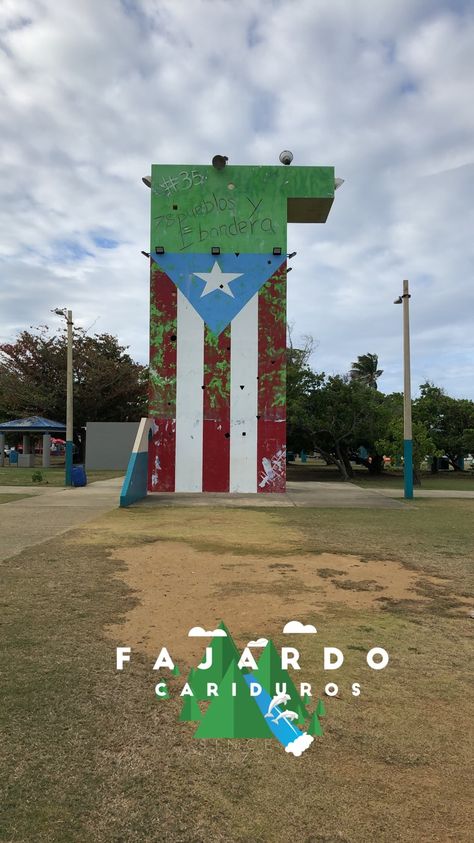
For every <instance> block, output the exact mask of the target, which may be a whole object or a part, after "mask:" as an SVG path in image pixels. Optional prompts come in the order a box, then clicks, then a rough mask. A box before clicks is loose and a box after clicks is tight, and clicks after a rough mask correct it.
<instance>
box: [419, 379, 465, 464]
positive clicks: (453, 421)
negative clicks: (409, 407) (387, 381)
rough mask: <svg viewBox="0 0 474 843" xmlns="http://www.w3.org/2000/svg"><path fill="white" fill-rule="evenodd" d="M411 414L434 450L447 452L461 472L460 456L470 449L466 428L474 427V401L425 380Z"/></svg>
mask: <svg viewBox="0 0 474 843" xmlns="http://www.w3.org/2000/svg"><path fill="white" fill-rule="evenodd" d="M413 417H414V418H415V419H418V420H419V421H421V422H423V424H424V425H425V426H426V428H427V429H428V430H429V432H430V435H431V437H432V439H433V442H434V443H435V446H436V451H437V453H439V454H446V456H447V457H448V459H449V461H450V463H451V465H452V467H453V468H454V470H455V471H460V469H461V464H462V459H463V457H465V456H467V455H468V454H469V453H470V452H471V451H472V448H470V447H469V445H471V444H472V442H471V440H470V438H469V435H468V436H466V431H468V430H470V429H471V428H474V401H470V400H468V399H466V398H452V397H451V396H449V395H446V393H445V392H444V390H443V389H441V388H440V387H439V386H435V385H434V384H432V383H428V382H427V383H424V384H421V386H420V397H419V398H418V399H417V400H416V401H415V402H414V404H413ZM433 455H434V452H433Z"/></svg>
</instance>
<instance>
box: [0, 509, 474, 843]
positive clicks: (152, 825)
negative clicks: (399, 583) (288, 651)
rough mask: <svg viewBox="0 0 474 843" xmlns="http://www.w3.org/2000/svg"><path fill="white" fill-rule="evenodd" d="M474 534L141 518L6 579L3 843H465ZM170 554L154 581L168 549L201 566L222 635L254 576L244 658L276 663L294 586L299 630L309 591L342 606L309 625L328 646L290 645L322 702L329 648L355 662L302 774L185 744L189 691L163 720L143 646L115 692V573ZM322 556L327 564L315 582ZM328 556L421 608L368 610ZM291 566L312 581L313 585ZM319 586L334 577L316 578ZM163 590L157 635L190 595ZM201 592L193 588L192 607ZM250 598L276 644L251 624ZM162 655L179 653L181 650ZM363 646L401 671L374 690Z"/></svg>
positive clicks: (125, 608) (287, 514)
mask: <svg viewBox="0 0 474 843" xmlns="http://www.w3.org/2000/svg"><path fill="white" fill-rule="evenodd" d="M469 513H472V505H471V509H470V510H469V509H468V504H467V503H466V502H462V501H450V502H449V504H448V503H446V502H443V503H442V505H441V506H440V504H439V503H438V502H431V501H430V502H429V503H427V502H425V503H424V504H423V505H422V506H418V507H417V508H413V509H411V510H410V511H405V510H401V511H400V510H384V511H378V512H373V513H371V512H368V511H367V512H361V511H357V512H354V511H351V510H342V511H335V510H318V511H316V512H314V511H311V510H297V509H285V510H280V511H278V512H277V511H267V510H258V511H248V510H245V511H244V510H234V509H232V510H224V509H221V510H219V511H212V510H211V511H207V510H204V511H203V510H202V509H200V510H198V511H196V510H189V511H183V510H182V509H181V510H180V509H177V510H173V509H171V508H167V509H166V510H162V511H160V510H159V509H157V510H153V511H151V512H150V511H149V510H140V509H135V510H133V511H131V512H130V513H124V512H117V513H113V514H111V515H108V516H105V517H103V518H101V519H98V520H97V521H96V522H94V523H89V524H88V525H87V526H85V527H84V528H82V529H80V530H77V531H75V532H74V533H70V534H67V535H66V536H63V537H61V538H60V539H57V540H55V541H54V542H51V543H49V544H43V545H41V546H39V547H37V548H36V549H30V550H27V551H25V552H23V553H22V554H21V555H20V556H18V557H16V558H15V559H13V560H9V561H7V562H4V563H2V566H1V568H0V570H1V577H2V583H3V585H4V588H3V603H2V615H1V618H2V628H3V639H4V642H5V647H4V656H5V664H4V666H3V668H2V684H3V696H4V705H3V708H2V727H3V730H4V738H3V740H2V743H1V745H0V762H1V765H2V769H3V770H4V771H5V773H6V778H5V789H4V793H3V798H2V801H1V808H0V812H1V814H0V816H1V820H0V828H2V829H3V830H2V832H1V839H2V841H5V842H6V841H11V843H13V841H14V843H22V841H34V843H46V841H47V843H55V842H56V841H61V842H62V841H67V843H69V841H71V843H76V841H77V843H85V841H87V843H88V841H98V843H119V841H123V843H142V841H157V840H166V841H170V843H174V841H193V843H201V841H203V843H204V841H209V843H218V842H219V841H226V842H227V841H230V842H231V843H248V841H255V843H266V842H267V841H274V842H275V843H283V841H285V843H286V841H288V840H290V839H292V838H293V837H294V838H295V839H298V840H301V841H302V843H332V841H334V843H336V841H337V843H341V841H342V843H344V841H345V843H367V842H369V843H370V841H374V843H385V841H386V842H387V843H389V841H390V843H392V841H403V843H428V841H429V843H438V842H439V843H445V841H453V842H454V841H456V843H467V841H468V840H470V839H471V837H472V818H470V817H469V798H470V780H471V770H472V766H470V755H469V750H470V748H469V743H468V741H467V739H466V738H467V735H468V733H469V727H470V724H471V723H472V714H473V712H472V690H471V688H470V685H469V681H468V679H469V677H468V672H467V664H468V658H469V655H470V653H471V650H472V625H473V624H474V621H472V619H470V618H469V617H468V614H467V610H466V606H467V602H466V601H467V600H468V597H467V596H466V595H467V594H468V589H469V576H470V569H469V564H470V559H471V558H472V549H473V547H472V538H471V533H470V532H469V531H470V526H469V525H470V523H471V522H470V520H469V518H468V515H469ZM157 540H158V541H159V544H158V545H157V544H156V542H157ZM160 545H161V547H162V550H163V556H162V562H161V563H160V565H159V570H158V571H156V574H157V575H158V574H160V576H161V574H163V573H166V566H165V563H164V562H163V560H164V559H165V557H166V554H167V553H169V551H170V548H171V547H173V548H174V551H175V553H180V552H183V553H188V554H189V556H188V558H189V560H191V562H193V561H196V557H198V556H199V557H200V558H201V565H202V573H203V575H204V573H205V571H206V566H208V567H207V571H208V578H209V589H208V591H209V594H210V598H212V597H215V598H216V603H215V611H216V617H219V615H220V611H221V609H222V608H226V606H225V605H224V603H223V601H224V600H225V599H226V595H225V588H224V584H225V582H227V581H230V582H233V583H235V584H236V585H235V588H236V589H237V587H238V585H239V583H241V582H242V577H241V576H239V573H240V566H242V565H249V566H250V569H251V571H252V576H251V577H247V582H248V583H250V585H249V587H248V588H247V589H246V590H245V592H244V593H242V594H241V595H240V597H239V600H240V605H241V606H242V612H241V614H240V615H238V614H236V615H235V618H233V619H232V621H231V620H230V619H229V618H227V617H226V616H225V617H224V619H225V620H226V622H227V623H228V624H229V626H231V629H232V631H235V633H236V639H237V642H238V644H240V645H242V644H245V643H246V640H248V636H255V635H265V634H266V633H268V632H275V638H276V643H278V644H281V643H282V639H281V636H280V637H279V636H278V634H277V633H278V626H277V621H279V619H278V618H273V620H272V618H271V612H270V611H269V610H268V611H267V609H266V606H267V605H268V601H269V599H270V600H271V599H275V600H281V601H282V604H281V607H280V608H281V612H282V613H283V611H284V608H285V606H284V600H285V596H284V595H285V589H286V593H287V594H288V585H289V584H291V583H293V585H295V583H296V585H297V584H298V582H299V583H300V591H299V592H298V593H297V599H298V601H301V603H300V604H299V605H300V608H301V611H303V609H304V607H305V606H306V607H307V613H306V617H308V618H309V617H310V616H311V615H312V612H313V606H312V601H313V600H314V596H315V594H319V593H322V592H319V591H317V590H316V591H315V590H314V589H316V587H317V589H319V588H321V589H325V588H329V587H331V588H332V589H334V591H335V592H337V595H338V600H334V601H332V599H331V600H330V601H328V602H327V605H323V606H322V607H320V609H319V610H318V623H317V626H318V630H319V631H318V635H317V636H301V637H302V638H303V639H304V640H303V641H302V642H301V644H300V642H299V641H298V642H297V643H298V644H300V650H301V653H302V655H301V664H302V667H303V670H302V673H303V672H304V677H302V678H303V679H304V680H305V681H310V682H312V683H313V684H314V685H315V686H316V687H317V688H320V687H321V686H322V684H323V675H322V671H321V648H322V646H323V644H334V645H336V646H339V647H340V648H341V649H342V650H343V651H344V652H345V654H346V661H345V664H344V666H343V668H342V669H341V670H340V671H339V672H338V684H339V685H340V689H341V695H340V696H341V698H340V699H337V700H336V699H334V700H328V701H327V706H326V707H327V717H326V720H325V726H326V730H325V735H324V737H323V738H321V739H317V743H316V744H315V745H313V747H312V748H311V750H309V751H308V752H306V753H305V755H304V756H303V757H302V758H300V759H293V758H289V757H288V756H287V755H286V754H285V753H284V752H282V751H281V749H280V748H279V747H278V745H277V744H276V743H274V742H272V741H216V742H214V741H195V740H194V739H193V737H192V734H193V725H192V724H179V723H178V720H177V718H178V712H179V708H180V702H179V698H178V696H177V693H178V692H179V690H180V688H181V685H182V681H183V677H182V676H181V677H178V678H173V679H172V680H170V689H171V699H170V700H168V701H162V702H157V701H156V700H155V698H154V693H153V688H154V683H155V676H154V675H153V671H152V670H151V667H152V663H153V662H152V658H151V650H150V651H149V650H148V648H147V646H142V647H141V649H137V651H136V652H134V654H133V658H132V662H131V663H130V665H129V666H128V668H127V669H126V670H124V671H123V673H117V672H116V671H115V664H114V656H115V653H114V646H115V644H119V643H121V644H124V643H128V642H127V641H124V640H123V638H122V635H121V634H120V635H119V633H118V632H117V639H116V641H112V640H111V639H110V638H109V637H108V635H110V628H111V625H112V626H113V625H114V624H115V628H116V630H118V631H120V632H121V633H123V634H125V633H126V632H127V619H128V622H130V618H131V617H132V615H133V613H134V612H136V611H138V609H137V608H136V607H137V606H138V602H137V601H139V600H141V599H143V595H142V593H141V591H140V590H137V591H135V592H134V591H132V589H131V587H130V582H131V581H130V576H131V574H130V570H131V569H130V567H129V568H127V567H126V564H125V562H123V561H121V557H122V559H123V558H125V554H127V555H128V554H129V555H130V559H129V562H130V560H133V558H134V556H135V558H136V559H144V558H145V556H144V554H146V553H149V554H153V553H156V550H157V548H159V547H160ZM117 548H121V550H120V551H119V550H117ZM122 548H128V550H126V551H124V550H122ZM445 549H446V550H450V551H451V553H452V554H453V555H451V556H449V557H448V556H447V555H446V554H445ZM319 553H325V554H332V555H333V556H331V557H330V556H325V557H322V558H321V559H320V562H319V564H317V565H316V564H314V560H315V559H317V557H318V554H319ZM216 556H217V561H216ZM334 557H340V558H341V557H343V558H345V559H346V562H347V559H348V558H350V559H352V561H354V557H356V559H357V558H358V560H359V563H360V562H361V557H363V558H365V559H368V560H369V561H368V562H365V563H364V562H363V563H361V564H360V577H361V579H360V580H359V585H360V582H364V581H367V580H369V581H370V580H372V581H374V582H376V583H378V584H379V585H380V584H381V580H380V578H379V575H380V571H379V572H378V573H373V571H372V570H370V566H372V565H376V562H377V560H383V561H384V562H385V563H388V562H389V561H390V560H393V563H394V569H395V568H396V569H397V571H401V572H404V574H407V575H408V576H409V580H408V582H409V587H410V588H411V587H412V586H413V588H414V590H413V591H412V592H411V596H410V597H400V599H399V600H397V599H395V598H393V597H392V598H389V599H386V600H385V601H384V600H382V601H380V602H379V603H378V604H377V605H376V604H375V602H374V601H377V600H378V598H380V596H381V594H383V593H384V592H377V591H374V592H373V591H368V592H366V591H362V592H361V591H359V590H358V589H357V587H356V588H355V589H353V588H351V587H350V586H349V587H348V588H343V589H341V588H339V589H338V588H337V586H336V585H335V583H336V582H337V583H339V582H340V581H346V583H347V582H348V581H349V582H350V581H352V582H354V583H356V585H357V579H356V577H355V576H354V575H353V569H352V570H351V569H350V568H349V567H348V565H349V563H347V566H346V568H344V564H343V563H341V561H340V558H339V561H338V562H336V560H335V558H334ZM302 558H304V559H305V560H306V562H307V563H308V564H309V562H308V560H309V559H312V560H313V574H314V577H313V579H312V580H311V579H309V576H310V575H309V573H308V572H307V571H306V572H305V564H306V563H304V562H302V561H301V559H302ZM219 559H220V562H221V566H222V571H221V572H219V569H218V564H219V563H218V560H219ZM285 565H289V566H291V567H288V568H286V567H282V566H285ZM231 566H233V567H231ZM272 566H273V567H272ZM325 569H326V570H327V569H332V570H333V571H337V572H338V573H337V574H336V573H334V574H332V573H330V574H329V575H326V576H325V574H324V573H323V574H322V575H321V571H325ZM190 570H193V569H190ZM244 570H245V569H244ZM341 570H342V574H341V573H340V571H341ZM186 571H187V568H185V569H184V570H183V571H182V572H181V573H182V575H183V576H184V574H185V573H186ZM368 571H370V573H368ZM216 572H217V573H218V574H219V577H218V579H217V581H215V580H214V577H215V575H216ZM170 573H172V574H173V575H172V576H169V577H168V578H167V579H168V585H167V590H166V595H167V596H166V598H165V596H164V591H162V592H161V593H160V594H161V596H158V592H157V596H156V598H155V603H154V605H153V606H151V605H150V607H149V614H150V613H151V612H152V611H153V612H154V613H155V614H156V617H157V618H158V617H160V616H162V615H163V613H164V614H166V611H165V601H168V602H172V603H179V600H180V599H181V596H182V595H183V594H184V593H185V587H186V579H185V578H184V579H183V580H182V581H181V582H180V579H179V577H178V574H179V573H180V572H179V570H178V568H177V567H175V568H174V571H172V572H171V571H170ZM349 574H350V575H349ZM165 579H166V578H165ZM332 580H334V582H332ZM253 582H254V583H255V585H256V586H257V584H258V583H260V587H261V588H260V590H258V588H257V587H256V588H254V589H252V583H253ZM178 583H180V584H179V587H178ZM193 588H194V586H193V583H192V582H189V583H188V593H190V594H191V595H192V592H193ZM214 592H216V593H214ZM256 592H258V594H256ZM274 593H275V595H276V596H275V598H273V594H274ZM331 593H332V592H331ZM236 597H237V595H234V596H232V595H231V594H229V596H228V598H227V599H228V600H229V601H231V600H232V599H236ZM357 598H360V599H363V600H369V601H370V603H368V604H367V605H358V604H357V603H354V601H355V600H356V599H357ZM249 599H251V600H254V601H255V607H257V606H258V605H259V604H260V606H261V614H262V617H267V622H266V623H268V627H270V628H267V626H266V625H264V624H263V623H261V622H259V623H258V626H257V625H256V618H255V616H249V617H247V618H246V617H245V613H244V607H245V604H246V601H247V600H249ZM351 601H352V602H351ZM448 603H449V604H450V605H447V604H448ZM210 605H211V604H209V611H210ZM183 610H184V607H183ZM187 611H188V610H187V609H186V612H187ZM236 611H237V609H236ZM279 611H280V609H279ZM255 612H257V608H255ZM222 614H223V613H222ZM286 617H288V615H286ZM301 619H302V620H305V618H301ZM150 620H151V621H152V620H153V619H152V618H149V621H150ZM188 620H189V618H188V617H184V618H183V624H184V626H186V625H187V622H188ZM202 622H204V619H202V620H201V623H202ZM272 623H273V626H272ZM106 627H107V629H108V630H109V633H108V635H106V632H105V630H106ZM150 627H151V623H150ZM234 627H235V629H234ZM183 628H184V627H183ZM280 628H281V627H280ZM163 629H164V632H165V631H166V633H167V634H168V635H169V633H170V632H171V630H168V629H165V628H163ZM291 643H293V641H292V642H291ZM162 644H169V645H170V649H172V645H173V636H171V640H170V638H168V639H167V640H166V641H163V642H162ZM375 645H379V646H383V647H386V649H387V650H388V651H389V653H390V655H391V662H390V666H389V668H387V670H386V671H382V672H380V674H379V673H376V672H373V671H369V669H368V668H367V666H365V655H364V654H365V652H366V650H367V649H368V648H369V647H371V646H375ZM182 659H183V663H185V661H186V653H183V656H182ZM331 678H332V677H331ZM353 681H360V683H361V688H362V694H361V696H360V697H359V698H353V697H352V696H351V693H350V687H351V683H352V682H353Z"/></svg>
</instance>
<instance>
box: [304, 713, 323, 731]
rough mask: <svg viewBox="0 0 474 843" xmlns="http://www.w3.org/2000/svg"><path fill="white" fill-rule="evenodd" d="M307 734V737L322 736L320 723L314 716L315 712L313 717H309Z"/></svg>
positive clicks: (315, 715) (316, 716)
mask: <svg viewBox="0 0 474 843" xmlns="http://www.w3.org/2000/svg"><path fill="white" fill-rule="evenodd" d="M308 734H309V735H322V734H323V727H322V726H321V723H320V722H319V720H318V715H317V714H316V712H315V711H314V712H313V715H312V717H311V720H310V723H309V726H308Z"/></svg>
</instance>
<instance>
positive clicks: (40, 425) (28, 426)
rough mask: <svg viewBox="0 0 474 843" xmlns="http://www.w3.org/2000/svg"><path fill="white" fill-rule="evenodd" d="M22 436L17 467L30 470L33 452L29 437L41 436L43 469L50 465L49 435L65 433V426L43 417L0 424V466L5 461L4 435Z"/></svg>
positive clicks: (33, 458) (33, 462)
mask: <svg viewBox="0 0 474 843" xmlns="http://www.w3.org/2000/svg"><path fill="white" fill-rule="evenodd" d="M6 433H22V434H23V453H22V454H18V465H20V466H26V467H27V468H31V467H33V466H34V464H35V455H34V451H33V452H32V451H31V436H32V435H35V434H36V435H37V434H42V436H43V467H44V468H48V467H49V465H50V451H51V434H56V435H58V434H59V433H62V434H65V433H66V425H65V424H62V423H61V422H57V421H53V420H52V419H45V418H43V416H28V418H26V419H14V420H13V421H8V422H3V424H0V465H3V464H4V459H5V434H6Z"/></svg>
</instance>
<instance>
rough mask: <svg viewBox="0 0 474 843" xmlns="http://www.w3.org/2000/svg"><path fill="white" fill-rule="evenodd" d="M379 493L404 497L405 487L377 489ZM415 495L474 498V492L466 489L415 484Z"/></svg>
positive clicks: (419, 496)
mask: <svg viewBox="0 0 474 843" xmlns="http://www.w3.org/2000/svg"><path fill="white" fill-rule="evenodd" d="M377 494H379V495H386V496H387V497H390V498H403V489H390V488H386V489H385V488H384V489H377ZM413 497H414V499H415V500H416V498H470V499H471V500H474V492H467V491H465V490H464V489H423V486H422V487H421V488H418V486H415V489H414V492H413Z"/></svg>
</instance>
